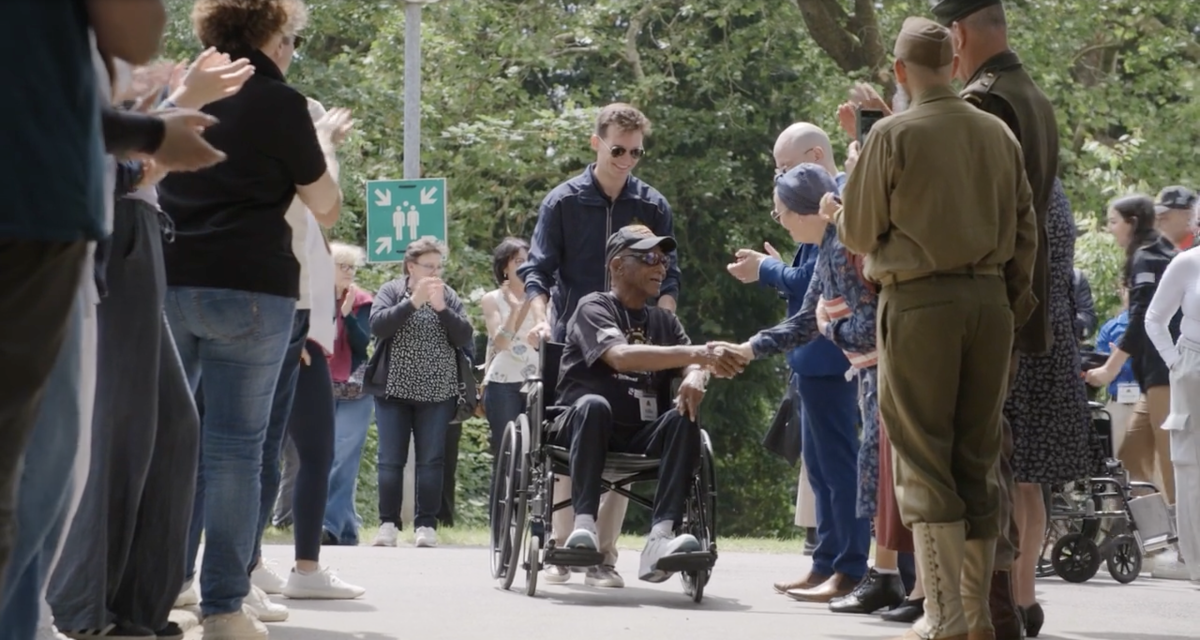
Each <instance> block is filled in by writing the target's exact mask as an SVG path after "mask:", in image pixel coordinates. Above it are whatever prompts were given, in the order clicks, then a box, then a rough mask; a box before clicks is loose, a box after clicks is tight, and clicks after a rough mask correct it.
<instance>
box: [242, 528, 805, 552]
mask: <svg viewBox="0 0 1200 640" xmlns="http://www.w3.org/2000/svg"><path fill="white" fill-rule="evenodd" d="M375 532H376V529H375V528H373V527H371V528H364V529H362V530H361V532H360V533H359V541H360V544H361V545H369V544H371V540H373V539H374V538H375ZM263 538H264V539H263V542H264V543H265V544H292V532H291V531H290V530H286V529H276V528H274V527H271V528H268V529H267V532H266V535H265V536H263ZM400 542H401V544H411V543H412V531H402V532H401V533H400ZM438 542H439V544H441V545H442V546H446V547H487V546H488V530H487V529H486V528H485V527H453V528H452V527H445V528H441V529H438ZM645 544H646V537H645V536H639V535H630V534H623V535H622V536H621V537H620V539H619V540H618V541H617V546H618V547H619V548H621V549H633V550H640V549H641V548H642V547H643V546H645ZM717 546H718V547H719V548H720V549H721V550H722V551H735V552H743V553H777V554H799V553H800V552H801V551H802V550H803V548H804V538H803V537H796V538H790V539H780V538H717Z"/></svg>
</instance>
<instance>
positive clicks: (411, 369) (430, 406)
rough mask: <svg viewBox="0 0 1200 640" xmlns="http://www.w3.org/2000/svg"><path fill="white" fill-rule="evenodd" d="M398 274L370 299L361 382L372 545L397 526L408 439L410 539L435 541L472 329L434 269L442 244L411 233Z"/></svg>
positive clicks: (392, 539) (390, 541)
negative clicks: (373, 480)
mask: <svg viewBox="0 0 1200 640" xmlns="http://www.w3.org/2000/svg"><path fill="white" fill-rule="evenodd" d="M404 273H405V275H404V277H402V278H399V279H397V280H392V281H391V282H388V283H386V284H384V285H383V287H382V288H380V289H379V293H377V294H376V295H375V302H374V304H373V305H372V306H371V333H373V334H375V337H376V338H377V341H376V347H375V354H374V356H372V358H371V363H370V364H369V365H368V366H367V371H366V374H365V376H364V380H363V390H364V391H366V392H367V393H370V394H371V395H373V396H375V422H376V425H377V428H378V429H379V521H380V526H379V534H378V535H377V536H376V537H375V542H374V546H377V547H381V546H385V547H394V546H396V538H397V536H398V534H399V529H400V525H401V523H400V500H401V498H402V496H403V495H404V492H403V489H404V465H405V463H406V462H407V461H408V443H409V439H410V438H412V440H413V441H414V442H415V444H416V460H417V473H416V485H417V486H416V487H415V489H416V491H415V494H416V502H417V503H416V505H415V506H416V509H415V517H414V522H413V527H414V528H415V529H416V532H415V533H416V536H415V542H416V545H417V546H418V547H432V546H436V545H437V513H438V509H439V508H440V507H441V504H442V486H443V476H442V471H443V463H444V459H445V454H446V431H447V429H449V427H450V421H451V420H453V419H454V414H455V412H456V409H457V407H458V394H459V379H458V372H459V368H458V358H459V350H461V349H464V348H467V347H468V345H470V344H471V341H472V340H473V338H474V330H473V329H472V328H471V322H470V321H469V320H468V319H467V314H466V312H465V311H464V310H463V306H462V302H461V301H460V300H459V298H458V295H456V294H455V293H454V290H453V289H451V288H450V287H449V286H448V285H446V284H445V283H444V282H442V279H441V278H440V277H439V276H440V274H441V273H442V248H441V246H440V245H439V244H438V243H436V242H434V241H432V240H425V239H422V240H416V241H413V242H412V243H411V244H409V245H408V249H407V250H406V251H405V253H404Z"/></svg>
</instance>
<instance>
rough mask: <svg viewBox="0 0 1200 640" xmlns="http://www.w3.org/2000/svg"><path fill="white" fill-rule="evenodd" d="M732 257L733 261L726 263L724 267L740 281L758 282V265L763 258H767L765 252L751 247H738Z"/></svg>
mask: <svg viewBox="0 0 1200 640" xmlns="http://www.w3.org/2000/svg"><path fill="white" fill-rule="evenodd" d="M734 258H735V259H734V261H733V262H731V263H729V264H728V265H726V266H725V269H726V270H727V271H729V273H730V274H731V275H732V276H733V277H735V278H737V279H738V280H740V281H742V282H745V283H750V282H758V267H759V265H761V264H762V261H763V260H766V259H767V256H766V254H762V253H759V252H757V251H755V250H753V249H738V251H737V253H736V254H734Z"/></svg>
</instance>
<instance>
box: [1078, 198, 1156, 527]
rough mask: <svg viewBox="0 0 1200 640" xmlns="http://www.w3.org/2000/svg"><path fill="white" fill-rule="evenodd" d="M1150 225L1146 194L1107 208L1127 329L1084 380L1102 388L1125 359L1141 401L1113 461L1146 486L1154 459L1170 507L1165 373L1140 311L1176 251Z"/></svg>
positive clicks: (1151, 209) (1151, 207)
mask: <svg viewBox="0 0 1200 640" xmlns="http://www.w3.org/2000/svg"><path fill="white" fill-rule="evenodd" d="M1154 223H1155V212H1154V200H1152V199H1151V198H1150V197H1149V196H1144V195H1133V196H1126V197H1123V198H1118V199H1116V200H1114V201H1113V202H1112V204H1110V205H1109V208H1108V229H1109V231H1110V232H1111V233H1112V234H1113V236H1114V237H1116V239H1117V243H1118V244H1120V245H1121V246H1122V247H1124V249H1125V271H1124V280H1125V286H1126V288H1127V290H1128V291H1129V328H1128V329H1126V330H1125V335H1123V336H1122V337H1121V340H1120V344H1117V345H1115V347H1116V348H1114V349H1113V351H1112V355H1110V356H1109V358H1108V361H1107V362H1106V363H1105V364H1104V366H1103V367H1099V368H1097V369H1092V370H1091V371H1089V372H1088V373H1087V380H1088V383H1089V384H1091V385H1092V386H1096V387H1104V386H1108V384H1109V383H1110V382H1112V381H1113V379H1114V378H1116V377H1117V374H1118V373H1119V372H1120V370H1121V367H1122V366H1123V365H1124V364H1125V360H1126V359H1129V360H1131V362H1132V363H1133V375H1134V377H1135V378H1137V382H1138V385H1139V386H1141V388H1142V398H1141V400H1139V401H1138V404H1137V406H1136V407H1135V409H1134V416H1133V420H1132V422H1131V423H1130V425H1129V430H1128V431H1127V432H1126V434H1125V440H1124V441H1123V442H1122V443H1121V450H1120V451H1118V452H1117V458H1118V459H1119V460H1121V462H1122V463H1124V465H1125V468H1126V469H1128V470H1129V474H1130V477H1131V479H1133V480H1138V481H1142V482H1151V481H1153V480H1154V465H1155V458H1156V457H1157V459H1158V468H1159V470H1160V472H1161V476H1162V478H1161V480H1162V492H1163V496H1164V497H1166V499H1167V503H1168V504H1172V503H1174V502H1175V484H1174V478H1175V475H1174V469H1173V468H1172V466H1171V449H1170V440H1169V439H1168V437H1167V433H1166V432H1165V431H1163V430H1162V429H1161V427H1162V424H1163V422H1164V421H1166V419H1167V414H1168V412H1169V411H1170V408H1171V387H1170V372H1169V371H1168V370H1167V365H1166V364H1165V363H1164V362H1163V359H1162V356H1160V355H1158V351H1157V350H1156V349H1155V348H1154V345H1153V344H1151V343H1150V340H1149V339H1148V338H1147V337H1146V309H1147V308H1148V307H1149V306H1150V301H1151V300H1152V299H1154V293H1155V292H1156V291H1158V283H1159V281H1160V280H1162V274H1163V272H1164V271H1166V270H1167V265H1168V264H1170V262H1171V259H1172V258H1174V257H1175V255H1176V253H1177V251H1176V250H1175V247H1174V245H1172V244H1171V242H1170V241H1169V240H1168V239H1167V238H1165V237H1163V236H1162V235H1160V234H1159V233H1158V231H1157V230H1155V226H1154ZM1172 332H1173V333H1174V334H1176V335H1177V334H1178V322H1177V321H1176V322H1174V323H1172Z"/></svg>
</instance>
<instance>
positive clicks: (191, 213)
mask: <svg viewBox="0 0 1200 640" xmlns="http://www.w3.org/2000/svg"><path fill="white" fill-rule="evenodd" d="M230 57H231V58H234V59H238V58H249V59H250V62H251V64H253V65H254V68H255V71H254V76H253V77H251V78H250V79H249V80H247V81H246V84H245V85H244V86H243V87H242V89H241V91H239V92H237V93H236V94H234V95H233V96H230V97H228V98H225V99H223V100H218V101H217V102H214V103H212V104H210V105H208V106H206V107H205V108H204V112H205V113H208V114H211V115H213V116H214V117H216V118H217V119H218V120H220V122H219V123H218V124H216V125H213V126H212V127H209V128H208V129H207V130H206V131H205V133H204V137H205V138H206V139H207V140H208V141H209V143H211V144H212V145H213V146H214V147H216V148H217V149H220V150H221V151H223V152H225V154H226V155H227V156H228V158H227V159H226V160H225V161H224V162H222V163H220V164H218V165H216V166H214V167H210V168H208V169H204V170H202V171H196V172H191V173H172V174H169V175H168V176H167V177H166V178H165V179H164V180H163V181H162V183H160V185H159V188H158V193H159V204H160V206H162V209H163V211H165V212H166V213H167V214H168V215H169V216H170V217H171V219H172V221H174V223H175V242H173V243H170V244H166V245H163V255H164V258H165V260H166V268H167V284H169V285H171V286H184V287H211V288H217V289H236V290H239V291H253V292H256V293H266V294H270V295H276V296H283V297H290V298H297V299H298V298H299V297H300V263H299V262H297V261H296V256H295V255H294V254H293V253H292V229H291V227H290V226H289V225H288V223H287V221H286V220H285V219H284V214H285V213H286V212H287V210H288V207H289V206H291V204H292V200H293V199H294V198H295V196H296V185H307V184H312V183H313V182H316V181H317V179H318V178H320V177H321V176H322V175H324V173H325V170H326V167H325V155H324V153H323V152H322V151H321V146H320V144H319V143H318V142H317V133H316V129H315V127H314V126H313V121H312V116H310V115H309V112H308V101H307V99H306V98H305V97H304V96H303V95H301V94H300V92H298V91H296V90H295V89H293V88H291V87H290V86H288V85H287V83H286V82H284V79H283V74H282V73H280V72H279V67H277V66H275V63H273V62H272V61H271V60H270V59H269V58H267V56H266V55H264V54H263V53H262V52H260V51H252V52H239V53H230Z"/></svg>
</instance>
